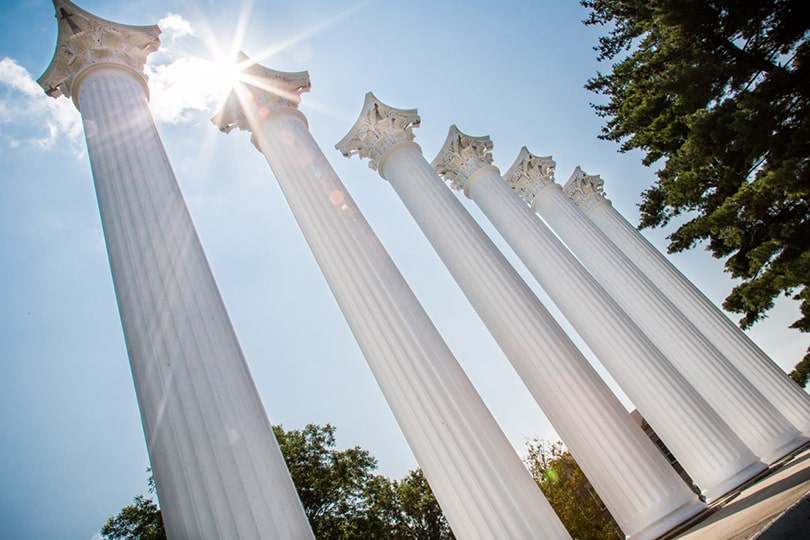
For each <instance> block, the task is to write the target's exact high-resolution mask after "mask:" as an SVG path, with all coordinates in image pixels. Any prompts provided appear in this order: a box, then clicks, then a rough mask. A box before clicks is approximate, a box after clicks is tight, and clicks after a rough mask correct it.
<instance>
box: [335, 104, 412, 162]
mask: <svg viewBox="0 0 810 540" xmlns="http://www.w3.org/2000/svg"><path fill="white" fill-rule="evenodd" d="M415 127H419V114H418V113H417V112H416V109H395V108H393V107H389V106H388V105H386V104H384V103H383V102H381V101H380V100H378V99H377V98H376V96H375V95H374V94H372V93H371V92H369V93H367V94H366V100H365V102H364V103H363V110H362V111H361V112H360V117H359V118H358V119H357V122H355V123H354V126H352V128H351V129H350V130H349V133H347V134H346V136H345V137H343V139H341V140H340V142H338V143H337V144H336V145H335V148H337V149H338V150H339V151H340V153H341V154H343V155H344V156H346V157H351V156H353V155H354V154H357V155H358V156H360V157H361V158H368V159H369V163H368V166H369V167H371V169H372V170H375V171H376V170H377V168H378V167H379V165H380V160H381V159H382V157H383V156H384V155H385V153H386V152H387V151H388V150H390V149H391V148H392V147H393V146H395V145H397V144H400V143H403V142H411V141H413V128H415Z"/></svg>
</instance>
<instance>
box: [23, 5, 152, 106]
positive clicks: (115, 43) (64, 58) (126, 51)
mask: <svg viewBox="0 0 810 540" xmlns="http://www.w3.org/2000/svg"><path fill="white" fill-rule="evenodd" d="M54 7H55V8H56V18H57V20H58V23H59V31H58V34H57V38H56V52H55V53H54V55H53V59H52V60H51V63H50V65H49V66H48V69H46V70H45V73H44V74H43V75H42V76H41V77H40V78H39V79H38V80H37V83H39V85H40V86H41V87H42V88H43V89H44V90H45V93H46V94H48V95H49V96H51V97H54V98H56V97H59V96H61V95H64V96H65V97H68V98H69V97H74V101H75V95H74V94H75V91H74V90H75V89H74V88H73V83H74V82H75V80H76V77H77V76H78V75H79V73H81V72H82V71H83V70H84V69H86V68H87V67H89V66H92V65H95V64H110V63H111V64H118V65H121V66H124V67H126V68H129V69H130V70H132V71H133V72H134V73H137V74H140V76H141V77H142V78H143V81H144V83H145V82H146V75H145V74H144V72H143V66H144V64H145V63H146V57H147V56H149V54H150V53H152V52H154V51H156V50H157V49H158V47H160V38H159V37H158V36H159V35H160V28H158V27H157V26H155V25H152V26H129V25H126V24H118V23H114V22H111V21H107V20H105V19H101V18H99V17H96V16H95V15H93V14H91V13H88V12H86V11H84V10H83V9H81V8H80V7H78V6H76V5H75V4H74V3H73V2H70V1H68V0H54ZM144 86H145V84H144Z"/></svg>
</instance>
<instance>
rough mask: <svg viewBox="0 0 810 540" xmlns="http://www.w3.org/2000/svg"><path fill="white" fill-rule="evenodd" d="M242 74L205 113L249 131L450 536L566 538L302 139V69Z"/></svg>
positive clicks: (330, 173)
mask: <svg viewBox="0 0 810 540" xmlns="http://www.w3.org/2000/svg"><path fill="white" fill-rule="evenodd" d="M240 63H241V64H248V63H250V62H249V60H248V59H247V58H246V57H244V56H243V55H242V57H241V58H240ZM244 80H245V81H246V82H245V83H240V84H238V85H237V86H236V87H235V89H234V91H233V92H232V93H231V95H230V96H229V98H228V100H227V102H226V103H225V105H224V106H223V108H222V109H221V110H220V112H219V113H218V114H217V115H216V116H215V117H214V123H215V124H216V125H217V126H219V128H220V129H222V130H223V131H226V132H228V131H230V130H231V129H233V128H235V127H239V128H240V129H245V130H248V131H251V132H252V133H253V135H252V138H251V140H252V141H253V144H254V145H255V146H256V148H257V149H258V150H259V151H260V152H261V153H262V154H263V155H264V156H265V158H266V159H267V162H268V164H269V165H270V168H271V169H272V170H273V173H274V174H275V176H276V180H277V181H278V183H279V185H280V186H281V189H282V191H283V192H284V195H285V197H286V198H287V202H288V203H289V205H290V209H291V210H292V212H293V214H294V215H295V218H296V220H297V221H298V225H299V226H300V227H301V230H302V232H303V233H304V236H305V238H306V240H307V242H308V243H309V246H310V248H311V249H312V253H313V255H315V258H316V259H317V261H318V264H319V265H320V268H321V271H322V272H323V274H324V276H325V277H326V280H327V282H328V283H329V286H330V288H331V289H332V293H333V294H334V295H335V299H336V300H337V302H338V305H339V306H340V308H341V310H342V311H343V314H344V316H345V317H346V321H347V322H348V323H349V326H350V327H351V329H352V332H353V333H354V336H355V338H356V339H357V342H358V343H359V345H360V348H361V349H362V351H363V353H364V355H365V357H366V360H367V361H368V364H369V367H370V368H371V370H372V372H373V373H374V376H375V377H376V379H377V382H378V384H379V385H380V388H381V389H382V391H383V394H384V395H385V397H386V399H387V400H388V403H389V405H390V406H391V410H392V411H393V413H394V416H395V417H396V419H397V421H398V422H399V425H400V427H401V428H402V431H403V433H404V434H405V437H406V439H407V440H408V443H409V444H410V446H411V449H412V450H413V452H414V454H415V456H416V459H417V461H418V462H419V464H420V466H421V467H422V469H423V470H424V472H425V476H426V477H427V479H428V482H429V483H430V486H431V488H432V489H433V491H434V492H435V494H436V498H437V499H438V501H439V504H440V505H441V507H442V510H443V511H444V513H445V515H446V516H447V519H448V521H449V523H450V526H451V527H452V529H453V532H454V533H455V535H456V536H457V537H458V538H482V539H483V538H514V539H518V538H569V536H568V533H567V532H566V531H565V528H564V527H563V525H562V523H561V522H560V520H559V519H558V518H557V516H556V515H555V514H554V512H553V510H552V509H551V506H550V505H549V504H548V502H547V501H546V499H545V497H543V494H542V493H541V492H540V490H539V489H538V488H537V486H536V485H535V483H534V481H533V480H532V478H531V476H530V475H529V473H528V471H527V470H526V468H525V466H524V465H523V463H522V462H521V461H520V458H519V457H518V455H517V454H516V453H515V451H514V449H513V448H512V447H511V445H510V444H509V441H508V440H507V439H506V437H505V435H504V434H503V432H502V431H501V430H500V428H499V427H498V425H497V423H496V422H495V419H494V418H493V417H492V415H491V413H490V412H489V410H488V409H487V408H486V406H485V405H484V403H483V401H482V400H481V398H480V397H479V396H478V393H477V392H476V391H475V389H474V388H473V386H472V384H471V383H470V381H469V379H468V378H467V376H466V374H465V373H464V372H463V371H462V369H461V367H460V366H459V364H458V362H457V360H456V359H455V357H454V356H453V354H452V353H451V352H450V350H449V349H448V347H447V345H446V344H445V342H444V340H443V339H442V337H441V336H440V335H439V333H438V331H437V330H436V328H435V327H434V326H433V323H432V322H431V321H430V319H429V318H428V316H427V314H426V313H425V311H424V310H423V309H422V306H421V305H420V304H419V301H418V300H417V299H416V297H415V295H414V294H413V292H412V291H411V289H410V288H409V287H408V285H407V283H406V282H405V280H404V278H403V277H402V275H401V274H400V273H399V270H398V269H397V267H396V265H395V264H394V263H393V261H392V260H391V258H390V257H389V256H388V253H387V252H386V251H385V248H384V247H383V246H382V243H381V242H380V241H379V239H378V238H377V236H376V235H375V234H374V231H373V230H372V229H371V227H370V226H369V224H368V222H366V220H365V218H364V217H363V214H362V213H361V212H360V210H359V209H358V208H357V206H356V205H355V203H354V201H353V200H352V198H351V196H350V195H349V193H348V192H347V190H346V187H345V186H344V185H343V183H342V182H341V181H340V178H338V176H337V174H336V173H335V171H334V170H333V169H332V166H331V165H330V164H329V162H328V161H327V160H326V157H325V156H324V155H323V153H322V152H321V149H320V148H319V147H318V145H317V143H316V142H315V140H314V139H313V138H312V135H311V134H310V132H309V129H308V127H307V122H306V118H305V117H304V115H303V114H302V113H301V112H300V111H299V110H298V109H297V105H298V103H299V101H300V94H301V92H304V91H307V90H308V89H309V77H308V75H307V74H306V73H305V72H304V73H282V72H278V71H273V70H270V69H266V68H264V67H262V66H259V65H256V64H253V65H250V66H249V67H247V68H245V73H244Z"/></svg>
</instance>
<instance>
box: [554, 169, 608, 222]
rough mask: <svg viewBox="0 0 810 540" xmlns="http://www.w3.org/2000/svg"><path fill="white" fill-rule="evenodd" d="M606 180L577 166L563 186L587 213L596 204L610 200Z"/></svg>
mask: <svg viewBox="0 0 810 540" xmlns="http://www.w3.org/2000/svg"><path fill="white" fill-rule="evenodd" d="M604 185H605V181H604V180H602V178H600V176H599V175H598V174H586V173H585V171H583V170H582V169H580V168H579V167H577V168H576V169H574V172H573V173H572V174H571V178H569V179H568V182H566V183H565V186H563V191H564V192H565V194H566V195H568V197H570V198H571V200H572V201H574V202H575V203H576V204H577V206H579V207H580V208H582V210H583V211H584V212H585V213H586V214H587V213H588V212H590V211H591V210H592V209H593V208H594V207H595V206H596V205H598V204H600V203H603V202H610V201H608V200H607V199H606V198H605V190H604Z"/></svg>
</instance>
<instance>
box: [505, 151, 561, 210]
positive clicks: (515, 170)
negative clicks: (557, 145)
mask: <svg viewBox="0 0 810 540" xmlns="http://www.w3.org/2000/svg"><path fill="white" fill-rule="evenodd" d="M556 166H557V164H556V163H555V162H554V160H553V159H551V156H536V155H534V154H532V153H531V152H529V149H528V148H526V147H525V146H524V147H523V148H521V149H520V153H519V154H518V157H517V159H515V162H514V163H513V164H512V166H511V167H510V168H509V170H508V171H506V174H505V175H504V176H503V178H504V180H506V182H507V183H508V184H509V186H510V187H511V188H512V189H513V190H515V193H517V194H518V195H519V196H520V198H521V199H523V200H524V201H526V202H527V203H528V204H530V205H531V204H532V202H533V201H534V198H535V197H536V196H537V194H538V193H540V192H541V191H543V190H544V189H546V188H548V187H550V186H553V185H556V183H555V182H554V169H555V167H556Z"/></svg>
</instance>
